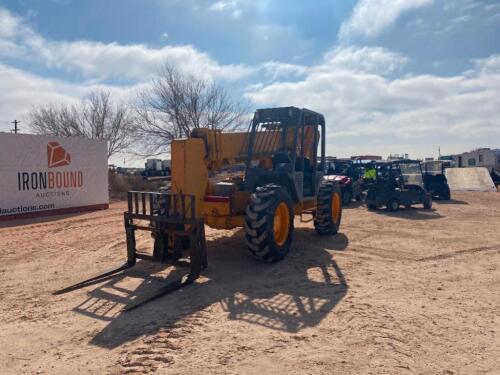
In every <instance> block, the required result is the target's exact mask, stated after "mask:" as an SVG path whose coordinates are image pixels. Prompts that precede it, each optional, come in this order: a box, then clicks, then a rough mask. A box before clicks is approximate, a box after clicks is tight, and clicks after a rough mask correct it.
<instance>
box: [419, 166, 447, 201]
mask: <svg viewBox="0 0 500 375" xmlns="http://www.w3.org/2000/svg"><path fill="white" fill-rule="evenodd" d="M444 169H445V162H443V161H442V160H431V161H424V162H422V172H423V176H424V186H425V189H426V190H427V191H428V192H429V193H430V194H431V195H432V197H433V198H434V197H437V198H439V199H442V200H445V201H448V200H450V199H451V193H450V187H449V186H448V180H447V179H446V176H445V174H444Z"/></svg>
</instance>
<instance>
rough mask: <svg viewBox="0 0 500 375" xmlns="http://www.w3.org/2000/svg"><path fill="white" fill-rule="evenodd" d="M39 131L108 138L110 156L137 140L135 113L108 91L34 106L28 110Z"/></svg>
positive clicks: (39, 132) (48, 133) (34, 126)
mask: <svg viewBox="0 0 500 375" xmlns="http://www.w3.org/2000/svg"><path fill="white" fill-rule="evenodd" d="M29 119H30V126H31V129H32V130H33V131H34V132H35V133H37V134H44V135H53V136H60V137H70V136H76V137H86V138H92V139H101V140H105V141H107V142H108V157H110V156H111V155H113V154H116V153H119V152H122V151H125V150H127V149H128V148H129V147H130V146H131V145H132V144H133V143H134V141H135V140H136V134H137V126H136V121H135V117H134V114H133V113H132V112H131V111H130V109H129V108H128V107H126V106H125V105H124V104H122V103H120V104H114V103H112V101H111V96H110V93H109V92H105V91H98V92H91V93H90V94H89V95H88V96H87V97H85V98H84V99H82V101H81V103H80V104H79V105H73V106H69V105H66V104H61V105H59V106H55V105H53V104H52V105H48V106H45V107H43V106H41V107H34V108H33V109H32V110H31V112H30V113H29Z"/></svg>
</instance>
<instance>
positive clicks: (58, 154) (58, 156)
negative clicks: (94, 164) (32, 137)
mask: <svg viewBox="0 0 500 375" xmlns="http://www.w3.org/2000/svg"><path fill="white" fill-rule="evenodd" d="M47 161H48V164H49V168H55V167H62V166H65V165H69V163H71V155H70V154H69V152H67V151H66V150H65V149H64V148H63V147H62V146H61V145H60V144H59V142H56V141H53V142H49V143H47Z"/></svg>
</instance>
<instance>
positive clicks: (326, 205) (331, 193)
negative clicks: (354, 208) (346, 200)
mask: <svg viewBox="0 0 500 375" xmlns="http://www.w3.org/2000/svg"><path fill="white" fill-rule="evenodd" d="M341 220H342V193H341V191H340V187H339V186H338V185H337V184H336V183H334V182H330V181H321V182H320V186H319V190H318V196H317V197H316V216H315V217H314V228H315V229H316V232H318V234H320V235H333V234H336V233H337V232H338V230H339V227H340V222H341Z"/></svg>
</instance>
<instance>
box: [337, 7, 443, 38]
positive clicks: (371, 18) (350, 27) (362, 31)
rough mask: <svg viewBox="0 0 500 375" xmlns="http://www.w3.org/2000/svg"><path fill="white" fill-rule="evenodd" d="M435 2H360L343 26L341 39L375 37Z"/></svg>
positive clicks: (340, 34)
mask: <svg viewBox="0 0 500 375" xmlns="http://www.w3.org/2000/svg"><path fill="white" fill-rule="evenodd" d="M433 1H434V0H359V2H358V3H357V4H356V6H355V7H354V10H353V12H352V15H351V17H350V18H349V19H348V20H347V21H346V22H344V23H343V24H342V26H341V28H340V33H339V38H340V40H341V41H349V40H350V39H352V38H353V37H357V36H361V37H368V38H370V37H375V36H377V35H379V34H380V33H381V32H382V31H383V30H384V29H386V28H387V27H389V26H391V25H392V24H394V23H395V22H396V20H397V19H398V18H399V17H400V16H401V15H402V14H403V13H405V12H408V11H410V10H413V9H417V8H420V7H423V6H426V5H430V4H432V3H433Z"/></svg>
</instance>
